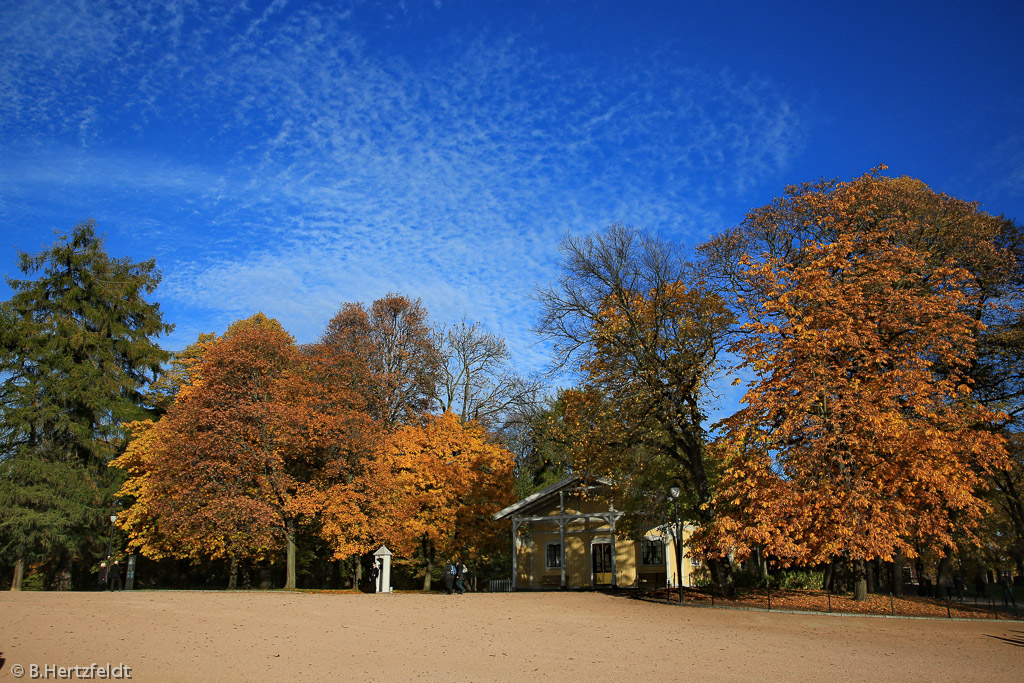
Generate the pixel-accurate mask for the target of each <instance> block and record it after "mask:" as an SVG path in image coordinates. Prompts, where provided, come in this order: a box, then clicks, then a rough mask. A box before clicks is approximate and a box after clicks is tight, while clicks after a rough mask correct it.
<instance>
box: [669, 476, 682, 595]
mask: <svg viewBox="0 0 1024 683" xmlns="http://www.w3.org/2000/svg"><path fill="white" fill-rule="evenodd" d="M682 492H683V491H682V489H680V488H679V487H678V486H676V485H673V486H672V488H670V489H669V490H668V495H669V496H670V497H671V498H672V502H673V503H675V506H676V526H675V537H676V584H677V586H678V588H679V602H682V601H683V529H682V527H681V526H680V524H679V494H680V493H682Z"/></svg>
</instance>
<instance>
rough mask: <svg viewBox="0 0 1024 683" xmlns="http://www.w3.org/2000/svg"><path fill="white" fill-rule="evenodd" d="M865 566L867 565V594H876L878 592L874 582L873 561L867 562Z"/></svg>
mask: <svg viewBox="0 0 1024 683" xmlns="http://www.w3.org/2000/svg"><path fill="white" fill-rule="evenodd" d="M865 564H866V565H867V582H868V588H867V592H868V593H876V592H878V585H877V582H876V581H875V564H876V563H875V560H868V561H867V562H866V563H865Z"/></svg>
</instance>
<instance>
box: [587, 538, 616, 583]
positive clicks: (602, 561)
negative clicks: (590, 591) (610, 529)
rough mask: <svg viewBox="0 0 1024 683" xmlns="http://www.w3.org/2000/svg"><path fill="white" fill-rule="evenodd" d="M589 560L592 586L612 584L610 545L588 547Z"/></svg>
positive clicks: (596, 544)
mask: <svg viewBox="0 0 1024 683" xmlns="http://www.w3.org/2000/svg"><path fill="white" fill-rule="evenodd" d="M590 558H591V561H592V562H593V569H594V585H595V586H601V585H605V586H607V585H611V582H612V544H611V543H593V544H591V546H590Z"/></svg>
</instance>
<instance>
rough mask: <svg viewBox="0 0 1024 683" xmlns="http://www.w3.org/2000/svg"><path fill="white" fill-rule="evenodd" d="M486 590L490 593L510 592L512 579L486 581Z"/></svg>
mask: <svg viewBox="0 0 1024 683" xmlns="http://www.w3.org/2000/svg"><path fill="white" fill-rule="evenodd" d="M487 590H488V591H489V592H491V593H511V592H512V579H491V580H490V581H488V582H487Z"/></svg>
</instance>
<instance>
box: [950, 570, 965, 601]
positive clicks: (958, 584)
mask: <svg viewBox="0 0 1024 683" xmlns="http://www.w3.org/2000/svg"><path fill="white" fill-rule="evenodd" d="M953 588H954V589H956V599H957V600H959V601H960V602H963V601H964V590H965V589H966V588H967V585H966V583H965V582H964V577H963V576H961V575H960V574H957V575H956V576H954V577H953Z"/></svg>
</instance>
